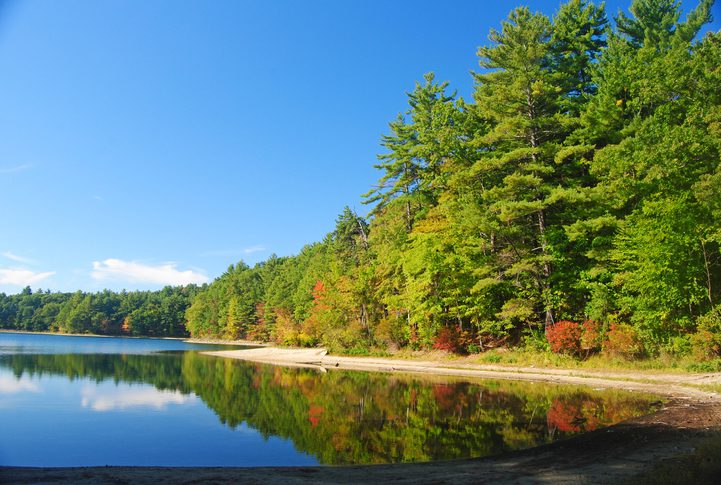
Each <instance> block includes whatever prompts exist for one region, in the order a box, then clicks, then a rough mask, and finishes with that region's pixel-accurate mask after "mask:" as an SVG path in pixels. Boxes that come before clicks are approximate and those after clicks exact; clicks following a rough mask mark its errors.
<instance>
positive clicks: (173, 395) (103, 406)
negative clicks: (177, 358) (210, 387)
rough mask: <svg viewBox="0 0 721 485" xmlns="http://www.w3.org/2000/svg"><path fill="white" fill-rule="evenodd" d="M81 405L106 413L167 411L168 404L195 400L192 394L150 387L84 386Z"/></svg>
mask: <svg viewBox="0 0 721 485" xmlns="http://www.w3.org/2000/svg"><path fill="white" fill-rule="evenodd" d="M81 395H82V398H81V401H80V402H81V405H82V407H84V408H89V409H92V410H93V411H98V412H106V411H116V410H120V411H122V410H125V409H130V408H150V409H155V410H156V411H163V410H165V409H167V407H168V405H170V404H177V405H180V404H186V403H188V402H191V401H193V400H195V399H196V397H195V395H194V394H190V395H188V394H182V393H180V392H178V391H159V390H157V389H155V388H154V387H152V386H143V387H139V388H138V387H128V386H122V387H120V386H117V385H115V386H112V387H110V386H101V385H97V386H93V387H91V386H89V385H88V386H85V387H83V389H82V391H81Z"/></svg>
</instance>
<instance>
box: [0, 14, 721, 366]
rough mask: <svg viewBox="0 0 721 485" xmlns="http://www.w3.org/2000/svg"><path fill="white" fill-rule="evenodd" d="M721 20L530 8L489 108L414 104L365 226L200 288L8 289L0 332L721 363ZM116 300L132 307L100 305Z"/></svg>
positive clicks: (441, 90) (488, 87)
mask: <svg viewBox="0 0 721 485" xmlns="http://www.w3.org/2000/svg"><path fill="white" fill-rule="evenodd" d="M712 6H713V0H700V1H699V2H698V4H697V5H696V6H695V8H694V9H692V10H690V11H689V13H688V14H687V15H685V16H683V18H682V15H681V6H680V3H679V1H678V0H634V1H633V2H632V3H631V5H630V8H629V11H628V13H621V12H619V13H618V14H616V15H615V16H614V17H613V19H612V20H613V22H611V21H610V20H609V14H608V13H607V12H606V11H605V8H604V6H603V4H601V5H596V4H594V3H592V2H589V1H586V0H570V1H568V2H566V3H564V4H563V5H561V6H560V7H559V9H558V11H557V12H556V13H555V15H553V17H552V18H549V17H547V16H546V15H544V14H541V13H534V12H532V11H531V10H530V9H529V8H527V7H520V8H517V9H515V10H513V11H512V12H510V14H509V16H508V18H507V19H506V20H504V21H503V22H502V23H501V25H500V28H499V29H498V30H492V31H491V32H490V33H489V35H488V42H487V43H485V44H484V46H483V47H480V48H478V51H477V55H478V61H479V68H478V71H477V72H475V73H474V74H473V75H472V79H471V81H472V82H473V95H472V99H468V100H465V99H463V98H461V97H459V96H457V95H456V93H455V92H454V91H453V90H452V89H451V87H450V84H449V83H448V82H446V81H441V80H438V79H436V77H435V76H434V74H433V73H428V74H426V75H425V76H423V79H422V80H420V81H419V82H417V83H416V84H415V87H414V89H413V90H412V91H410V92H408V93H407V98H408V99H407V100H408V108H407V110H406V111H405V112H403V113H400V114H399V115H398V117H397V118H396V119H394V120H392V121H391V122H390V123H389V127H388V131H387V134H386V135H384V136H383V137H382V139H381V147H382V150H381V151H382V153H381V154H380V155H379V156H378V160H377V164H376V165H375V167H376V168H377V170H378V182H377V184H376V185H375V186H374V187H373V188H371V190H369V191H368V192H367V193H366V194H364V195H363V200H364V203H366V204H367V206H368V209H369V211H368V214H367V216H362V215H359V214H357V213H356V212H354V211H353V210H351V209H349V208H345V209H344V210H343V211H342V212H341V214H340V215H339V216H338V217H337V220H336V225H335V229H334V230H333V231H332V232H331V233H329V234H327V235H326V236H325V237H324V238H323V239H322V241H320V242H315V243H312V244H309V245H307V246H305V247H304V248H303V249H302V250H301V251H300V252H299V254H297V255H293V256H286V257H278V256H275V255H273V256H271V257H270V258H269V259H267V260H266V261H264V262H262V263H259V264H257V265H255V266H253V267H250V266H248V265H247V264H245V263H244V262H242V261H241V262H238V263H237V264H234V265H231V266H230V267H229V268H228V270H227V271H226V272H225V273H224V274H223V275H221V276H220V277H218V278H217V279H216V280H215V281H214V282H212V283H211V284H210V285H206V286H204V287H202V288H196V287H192V288H178V289H166V290H163V291H162V292H159V293H128V294H124V295H123V296H122V297H121V296H117V295H113V294H110V293H109V292H107V293H100V294H94V295H87V294H82V293H76V294H72V295H67V294H64V295H59V294H58V295H53V294H41V295H40V296H38V297H37V302H38V305H39V306H37V307H34V308H35V309H34V310H32V311H31V310H28V308H31V307H32V305H30V306H28V305H20V304H18V303H17V302H18V301H25V300H23V299H28V301H30V300H29V298H30V297H34V296H36V295H14V296H4V295H2V296H0V326H4V327H6V328H26V329H33V330H34V329H38V328H41V329H42V328H49V329H54V330H59V331H74V330H76V329H77V328H81V327H77V328H76V327H75V326H74V325H75V323H73V322H75V320H74V319H73V318H71V314H74V313H77V312H80V313H83V312H86V310H87V312H86V313H87V314H88V315H90V316H89V317H88V316H87V315H86V313H83V317H82V318H80V320H82V321H83V323H82V325H84V326H82V325H81V326H82V328H84V329H86V331H93V332H100V333H103V332H107V328H106V327H108V326H109V328H111V329H112V330H111V331H110V332H108V333H113V332H115V331H120V330H118V329H119V328H120V327H118V324H119V325H120V326H121V327H122V325H123V324H124V322H126V320H127V324H128V325H126V327H125V328H126V330H124V331H131V332H132V333H136V334H146V333H144V332H147V329H151V328H152V329H153V332H154V333H152V334H155V335H159V334H163V335H165V334H168V335H170V334H173V335H176V334H183V332H184V331H185V330H184V329H183V324H184V327H185V329H187V331H188V332H189V333H190V335H192V336H193V337H204V338H208V337H211V338H225V339H240V338H243V339H252V340H264V341H273V342H276V343H278V344H282V345H301V346H315V345H323V346H326V347H328V348H330V349H331V350H335V351H338V350H342V351H344V352H349V353H358V354H362V353H368V352H370V351H375V350H381V351H384V350H393V349H401V348H409V349H430V348H436V349H442V350H448V351H452V352H459V353H473V352H482V351H484V350H487V349H489V348H495V347H499V346H511V347H513V346H516V347H518V346H521V347H524V348H528V347H531V348H536V349H541V350H542V349H550V350H553V351H556V352H565V353H570V354H575V355H587V354H589V353H593V352H596V351H600V350H602V349H603V350H604V351H609V352H615V353H617V354H619V355H624V356H629V357H636V356H641V355H654V354H657V353H659V352H662V351H663V352H670V353H673V354H684V353H689V352H692V351H693V352H695V353H697V354H698V355H700V356H707V357H712V356H719V355H721V299H720V298H721V251H720V248H721V246H720V244H721V197H719V194H721V156H720V154H721V88H720V86H721V32H715V33H714V32H707V33H705V34H704V35H701V34H700V32H701V30H702V28H703V26H704V25H705V24H707V23H708V22H709V21H710V19H711V11H712ZM482 41H483V40H482V39H479V43H482ZM469 47H472V46H469ZM105 300H108V301H113V302H116V301H118V302H121V303H122V302H125V303H123V304H121V303H117V304H115V303H113V305H115V306H112V309H110V310H107V311H106V310H104V309H101V310H97V308H100V307H102V305H103V303H102V302H103V301H105ZM170 300H172V301H173V303H172V304H171V303H168V305H169V307H168V306H166V303H167V302H168V301H170ZM8 302H9V303H8ZM12 302H16V303H15V304H13V303H12ZM13 305H15V306H13ZM134 305H136V306H134ZM48 307H50V308H48ZM81 307H82V308H83V310H77V309H79V308H81ZM181 308H182V312H185V313H184V315H183V314H182V312H181ZM186 308H187V310H186ZM76 310H77V312H76ZM13 311H14V312H15V313H13ZM23 312H25V313H23ZM100 314H103V315H108V316H109V317H108V318H107V319H104V318H100V317H99V318H95V320H93V318H94V317H93V315H100ZM36 315H39V316H38V317H37V318H36ZM111 315H112V316H111ZM153 319H157V320H153ZM80 320H78V321H80ZM151 320H152V321H155V322H160V321H161V320H162V321H163V323H156V324H153V323H143V322H148V321H151ZM91 321H93V322H94V323H88V322H91ZM144 325H145V326H144Z"/></svg>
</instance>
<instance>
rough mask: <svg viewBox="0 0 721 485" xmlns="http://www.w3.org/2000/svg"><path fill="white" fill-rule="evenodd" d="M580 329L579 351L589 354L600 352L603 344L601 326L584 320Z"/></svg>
mask: <svg viewBox="0 0 721 485" xmlns="http://www.w3.org/2000/svg"><path fill="white" fill-rule="evenodd" d="M581 327H582V330H583V332H582V333H581V349H583V350H585V351H586V352H589V353H590V352H594V351H597V350H601V344H602V343H603V334H602V333H601V325H600V324H599V323H598V322H594V321H593V320H586V321H585V322H583V323H582V324H581Z"/></svg>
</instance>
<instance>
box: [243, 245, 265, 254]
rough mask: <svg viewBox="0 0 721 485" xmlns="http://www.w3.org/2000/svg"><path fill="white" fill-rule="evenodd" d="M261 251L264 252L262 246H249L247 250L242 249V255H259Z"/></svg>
mask: <svg viewBox="0 0 721 485" xmlns="http://www.w3.org/2000/svg"><path fill="white" fill-rule="evenodd" d="M263 251H265V247H264V246H251V247H249V248H245V249H243V254H253V253H261V252H263Z"/></svg>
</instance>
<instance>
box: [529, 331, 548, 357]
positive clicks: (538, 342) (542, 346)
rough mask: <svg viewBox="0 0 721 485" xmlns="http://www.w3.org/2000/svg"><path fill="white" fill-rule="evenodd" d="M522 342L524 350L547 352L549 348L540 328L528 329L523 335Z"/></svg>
mask: <svg viewBox="0 0 721 485" xmlns="http://www.w3.org/2000/svg"><path fill="white" fill-rule="evenodd" d="M523 344H524V346H525V348H526V350H529V351H531V352H548V351H549V350H551V347H550V345H548V339H547V337H546V334H545V333H544V332H543V330H540V329H538V330H536V329H533V330H530V331H528V333H527V334H526V335H524V337H523Z"/></svg>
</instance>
